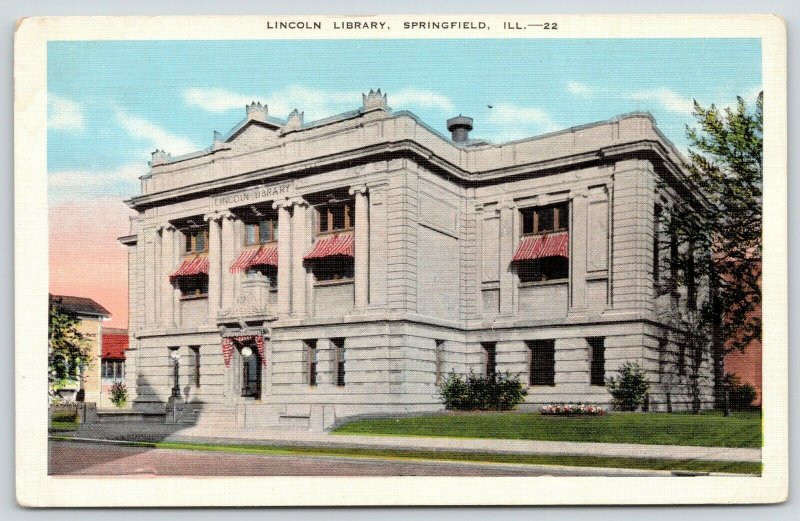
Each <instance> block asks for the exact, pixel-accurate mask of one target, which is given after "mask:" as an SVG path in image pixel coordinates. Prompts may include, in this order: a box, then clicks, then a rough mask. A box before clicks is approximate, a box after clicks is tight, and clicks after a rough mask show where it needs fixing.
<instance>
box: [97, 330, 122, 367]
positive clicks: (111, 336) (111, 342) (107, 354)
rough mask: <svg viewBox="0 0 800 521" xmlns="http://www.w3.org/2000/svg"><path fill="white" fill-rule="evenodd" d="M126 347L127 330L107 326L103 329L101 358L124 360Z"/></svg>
mask: <svg viewBox="0 0 800 521" xmlns="http://www.w3.org/2000/svg"><path fill="white" fill-rule="evenodd" d="M127 349H128V330H127V329H115V328H107V329H104V330H103V354H102V357H103V359H107V360H125V351H126V350H127Z"/></svg>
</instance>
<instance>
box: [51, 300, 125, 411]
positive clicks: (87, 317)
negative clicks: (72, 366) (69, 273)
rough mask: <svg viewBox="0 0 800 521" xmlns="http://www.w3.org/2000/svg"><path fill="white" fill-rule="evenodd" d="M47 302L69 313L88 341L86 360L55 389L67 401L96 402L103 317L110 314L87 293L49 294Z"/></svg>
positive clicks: (101, 348) (97, 397) (99, 398)
mask: <svg viewBox="0 0 800 521" xmlns="http://www.w3.org/2000/svg"><path fill="white" fill-rule="evenodd" d="M49 300H50V306H54V307H56V308H57V309H58V310H59V311H61V312H62V313H66V314H69V315H71V316H73V317H75V318H76V319H78V323H77V326H76V329H77V330H78V332H79V333H80V334H81V335H83V338H84V341H85V342H86V344H87V345H88V348H89V353H90V355H91V356H90V360H89V363H88V364H87V365H86V366H84V367H81V368H80V371H79V376H78V380H77V381H75V382H74V384H72V383H70V384H67V386H66V388H64V389H62V390H60V391H59V394H60V395H61V396H62V398H64V399H66V400H67V401H73V400H78V401H86V402H95V403H99V402H100V401H101V399H102V394H103V393H102V382H101V378H100V359H101V357H102V353H103V338H104V336H103V321H104V320H106V319H108V318H110V317H111V313H109V312H108V310H107V309H106V308H104V307H103V306H101V305H100V304H98V303H97V302H95V301H94V300H92V299H90V298H88V297H76V296H72V295H53V294H52V293H51V294H50V295H49Z"/></svg>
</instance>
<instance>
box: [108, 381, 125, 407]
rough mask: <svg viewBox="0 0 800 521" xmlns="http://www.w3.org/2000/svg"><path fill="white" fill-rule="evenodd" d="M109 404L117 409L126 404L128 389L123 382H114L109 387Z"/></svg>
mask: <svg viewBox="0 0 800 521" xmlns="http://www.w3.org/2000/svg"><path fill="white" fill-rule="evenodd" d="M111 402H112V403H113V404H114V405H115V406H117V407H119V408H122V407H125V404H126V403H128V388H127V387H126V386H125V384H124V383H123V382H114V385H112V386H111Z"/></svg>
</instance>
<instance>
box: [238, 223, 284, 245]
mask: <svg viewBox="0 0 800 521" xmlns="http://www.w3.org/2000/svg"><path fill="white" fill-rule="evenodd" d="M277 240H278V220H277V218H274V219H261V220H259V221H257V222H252V223H248V224H246V225H245V245H246V246H254V245H258V244H269V243H271V242H276V241H277Z"/></svg>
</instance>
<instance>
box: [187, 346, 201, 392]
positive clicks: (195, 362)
mask: <svg viewBox="0 0 800 521" xmlns="http://www.w3.org/2000/svg"><path fill="white" fill-rule="evenodd" d="M189 353H190V354H191V355H192V360H191V364H192V383H194V386H195V387H200V346H191V347H189Z"/></svg>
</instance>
